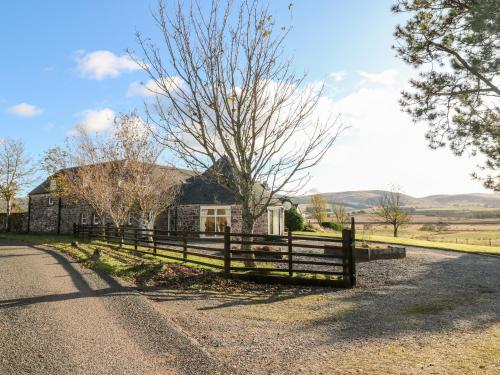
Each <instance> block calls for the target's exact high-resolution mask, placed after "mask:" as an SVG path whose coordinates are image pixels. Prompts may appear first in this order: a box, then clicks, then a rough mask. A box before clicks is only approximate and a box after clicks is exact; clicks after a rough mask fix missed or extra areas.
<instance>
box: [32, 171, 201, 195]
mask: <svg viewBox="0 0 500 375" xmlns="http://www.w3.org/2000/svg"><path fill="white" fill-rule="evenodd" d="M74 169H75V168H67V169H62V170H60V171H58V172H57V173H56V174H59V173H63V172H66V173H67V172H71V171H72V170H74ZM158 169H159V170H161V169H169V170H175V171H177V172H178V178H179V180H180V181H184V180H186V179H187V178H189V177H191V176H193V174H194V173H193V172H192V171H190V170H188V169H182V168H172V167H167V166H163V165H158ZM56 174H54V175H52V176H50V177H48V178H47V179H46V180H45V181H43V182H42V183H41V184H40V185H38V186H37V187H35V188H34V189H33V190H32V191H30V192H29V193H28V195H37V194H48V193H51V192H52V191H53V190H52V189H51V186H50V181H51V179H52V177H53V176H55V175H56Z"/></svg>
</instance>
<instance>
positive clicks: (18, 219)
mask: <svg viewBox="0 0 500 375" xmlns="http://www.w3.org/2000/svg"><path fill="white" fill-rule="evenodd" d="M5 220H7V214H6V213H0V232H3V231H5ZM9 224H10V225H9V227H10V231H11V232H12V233H25V232H26V231H27V230H28V213H27V212H15V213H11V214H10V223H9Z"/></svg>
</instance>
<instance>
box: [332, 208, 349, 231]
mask: <svg viewBox="0 0 500 375" xmlns="http://www.w3.org/2000/svg"><path fill="white" fill-rule="evenodd" d="M332 211H333V215H334V216H335V221H336V222H337V223H339V224H342V225H344V226H345V225H347V223H349V213H348V212H347V208H346V206H345V205H344V204H342V203H332Z"/></svg>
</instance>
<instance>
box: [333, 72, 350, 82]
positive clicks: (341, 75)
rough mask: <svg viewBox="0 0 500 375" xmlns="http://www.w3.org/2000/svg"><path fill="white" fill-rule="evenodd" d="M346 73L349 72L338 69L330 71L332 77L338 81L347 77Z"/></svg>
mask: <svg viewBox="0 0 500 375" xmlns="http://www.w3.org/2000/svg"><path fill="white" fill-rule="evenodd" d="M346 75H347V73H346V72H345V70H338V71H336V72H331V73H330V77H331V78H332V79H333V80H334V81H336V82H339V81H342V80H343V79H344V78H345V77H346Z"/></svg>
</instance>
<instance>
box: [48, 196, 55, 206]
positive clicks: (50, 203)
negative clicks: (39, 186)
mask: <svg viewBox="0 0 500 375" xmlns="http://www.w3.org/2000/svg"><path fill="white" fill-rule="evenodd" d="M53 205H54V198H52V197H49V206H53Z"/></svg>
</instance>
